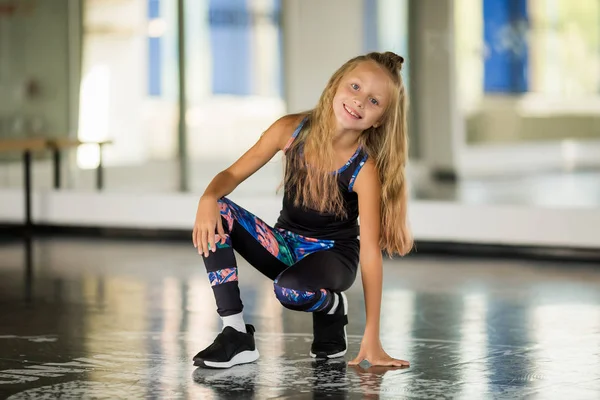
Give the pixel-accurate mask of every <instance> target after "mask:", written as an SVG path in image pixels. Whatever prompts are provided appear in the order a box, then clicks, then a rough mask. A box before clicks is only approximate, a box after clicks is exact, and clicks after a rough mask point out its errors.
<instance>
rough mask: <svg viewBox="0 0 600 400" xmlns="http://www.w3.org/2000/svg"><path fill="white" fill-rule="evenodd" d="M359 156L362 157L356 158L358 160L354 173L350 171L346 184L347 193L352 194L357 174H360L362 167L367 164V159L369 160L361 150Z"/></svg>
mask: <svg viewBox="0 0 600 400" xmlns="http://www.w3.org/2000/svg"><path fill="white" fill-rule="evenodd" d="M361 153H362V154H361V156H362V157H357V159H358V160H359V161H358V163H357V165H356V167H355V168H354V171H352V176H351V177H350V182H349V183H348V191H349V192H352V191H353V190H352V188H353V187H354V182H355V181H356V177H357V176H358V173H359V172H360V170H361V169H362V167H363V166H364V165H365V163H366V162H367V159H368V158H369V155H368V154H367V152H366V151H364V150H361Z"/></svg>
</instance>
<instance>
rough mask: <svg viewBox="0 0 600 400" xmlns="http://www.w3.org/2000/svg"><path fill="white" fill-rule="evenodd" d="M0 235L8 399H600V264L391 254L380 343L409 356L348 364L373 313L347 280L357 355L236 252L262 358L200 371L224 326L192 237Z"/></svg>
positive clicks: (2, 356) (0, 382) (1, 356)
mask: <svg viewBox="0 0 600 400" xmlns="http://www.w3.org/2000/svg"><path fill="white" fill-rule="evenodd" d="M24 260H25V258H24V255H23V246H22V244H20V243H18V242H12V243H10V242H9V243H7V242H4V243H3V242H0V321H1V322H0V398H8V399H55V398H61V399H92V398H93V399H120V398H123V399H146V398H150V399H181V398H184V399H229V398H231V399H261V400H262V399H320V398H332V399H338V398H341V399H346V398H347V399H354V398H356V399H364V398H367V399H377V398H381V399H433V398H435V399H447V398H448V399H449V398H452V399H454V398H456V399H469V400H471V399H513V398H527V399H598V398H600V268H597V267H595V266H592V265H589V264H588V265H577V264H564V263H563V264H557V263H532V262H515V261H494V260H475V259H459V258H428V257H424V256H419V257H409V258H406V259H404V260H393V261H389V260H388V261H386V263H385V287H384V295H383V310H382V323H381V330H382V342H383V345H384V348H385V349H386V350H387V351H388V352H389V353H390V354H391V355H393V356H395V357H398V358H403V359H407V360H409V361H410V362H411V367H410V368H405V369H386V368H374V367H371V368H360V367H356V368H353V367H349V366H347V361H348V360H350V359H351V358H352V357H354V356H355V355H356V353H357V352H358V349H359V345H360V340H361V334H362V330H363V328H364V322H365V314H364V306H363V301H362V290H361V284H360V277H359V278H358V280H357V282H356V283H355V285H354V286H353V288H352V289H351V290H350V291H349V292H348V298H349V301H350V324H349V326H348V333H349V343H350V349H349V354H347V355H346V357H345V359H340V360H335V361H328V362H315V361H314V360H313V359H311V358H310V357H309V356H308V351H309V347H310V343H311V340H312V338H311V318H310V315H308V314H305V313H299V312H293V311H289V310H286V309H284V308H283V307H282V306H281V305H280V304H279V303H278V302H277V300H276V299H275V297H274V295H273V291H272V285H271V283H270V282H269V281H268V280H267V279H266V278H263V277H262V276H261V275H260V274H258V273H256V272H255V271H254V270H253V269H252V268H251V267H249V266H248V265H247V264H245V263H244V262H243V261H240V281H241V291H242V296H243V299H244V302H245V307H246V308H245V315H246V319H247V321H248V322H250V323H253V324H254V325H255V326H256V328H257V334H256V340H257V346H258V349H259V351H260V354H261V358H260V359H259V361H258V362H257V363H255V364H249V365H245V366H238V367H234V368H232V369H229V370H202V369H196V368H195V367H193V366H192V362H191V358H192V356H193V355H194V354H195V353H196V352H198V351H199V350H200V349H202V348H203V347H204V346H206V345H207V344H209V343H210V342H211V341H212V339H213V338H214V335H215V334H216V332H217V331H218V330H220V325H219V320H218V319H217V317H216V312H215V305H214V300H213V297H212V291H211V289H210V286H209V285H208V282H207V279H206V276H205V273H204V272H203V266H202V262H201V259H200V258H199V257H198V256H197V254H196V253H195V251H194V249H193V248H192V247H191V246H190V245H188V244H187V243H178V242H171V243H160V242H149V241H147V242H138V241H126V240H122V241H116V240H114V241H113V240H106V239H79V240H71V239H65V238H61V239H54V240H49V239H45V240H40V241H38V242H36V243H35V245H34V258H33V268H32V271H31V274H30V275H29V277H30V279H29V281H28V280H27V279H25V277H26V269H25V265H24V263H25V261H24Z"/></svg>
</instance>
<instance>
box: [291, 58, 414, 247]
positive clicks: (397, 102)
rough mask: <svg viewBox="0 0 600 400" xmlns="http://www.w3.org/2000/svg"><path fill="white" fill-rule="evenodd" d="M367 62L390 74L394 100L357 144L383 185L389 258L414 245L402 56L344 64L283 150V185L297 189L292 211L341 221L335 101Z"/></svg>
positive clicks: (383, 242)
mask: <svg viewBox="0 0 600 400" xmlns="http://www.w3.org/2000/svg"><path fill="white" fill-rule="evenodd" d="M366 61H372V62H375V63H377V64H378V65H379V66H380V67H382V68H383V69H384V70H385V71H387V72H388V73H389V75H390V78H391V79H392V82H393V85H392V96H391V101H390V104H389V105H388V108H387V109H386V110H385V112H384V117H383V120H382V124H381V125H380V126H378V127H377V128H374V127H371V128H369V129H367V130H365V131H363V132H362V133H361V134H360V136H359V139H358V141H359V144H360V145H361V146H362V148H363V149H364V150H365V151H366V152H367V154H368V155H369V158H371V159H372V160H374V161H375V165H376V168H377V171H378V175H379V179H380V182H381V185H382V190H381V227H382V228H381V237H380V241H379V242H380V246H381V248H382V249H383V250H384V251H385V252H387V253H388V255H389V256H390V257H391V256H392V254H395V253H396V254H400V255H405V254H407V253H408V252H409V251H410V250H411V249H412V246H413V239H412V235H411V233H410V230H409V227H408V223H407V201H408V200H407V198H408V193H407V187H406V186H407V182H406V176H405V166H406V162H407V158H408V138H407V115H406V112H407V108H408V98H407V93H406V89H405V86H404V83H403V81H402V76H401V74H400V71H401V69H402V63H403V62H404V59H403V58H402V57H401V56H399V55H397V54H395V53H392V52H385V53H376V52H373V53H369V54H366V55H361V56H358V57H355V58H353V59H351V60H349V61H347V62H346V63H345V64H344V65H342V66H341V67H340V68H339V69H338V70H337V71H336V72H335V73H334V74H333V75H332V76H331V78H330V80H329V82H328V84H327V86H326V87H325V90H323V93H322V95H321V97H320V99H319V102H318V103H317V106H316V107H315V108H314V109H313V110H311V111H309V112H307V113H306V123H305V125H304V127H303V129H302V131H301V132H300V134H299V135H298V137H297V138H296V140H294V142H293V143H292V145H291V146H290V148H289V149H288V150H287V153H286V154H287V156H286V157H287V167H286V172H285V182H286V184H288V185H292V186H293V187H295V188H296V189H297V190H295V193H296V196H295V198H294V204H295V205H296V206H299V205H302V206H304V207H306V208H310V209H313V210H316V211H319V212H325V213H333V214H335V215H338V216H340V217H343V216H344V215H345V212H344V208H343V206H344V204H343V199H342V196H341V192H340V190H339V186H338V181H337V174H336V173H333V171H334V169H335V165H334V160H335V157H334V150H333V146H332V144H333V140H332V138H333V133H334V128H335V125H334V124H335V119H334V117H333V98H334V96H335V93H336V91H337V89H338V86H339V84H340V81H341V80H342V79H343V77H344V76H345V75H346V74H347V73H348V72H350V71H351V70H353V69H354V68H356V66H357V65H358V64H359V63H361V62H366ZM302 153H303V154H302ZM325 193H326V194H327V195H324V194H325Z"/></svg>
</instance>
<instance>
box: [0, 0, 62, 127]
mask: <svg viewBox="0 0 600 400" xmlns="http://www.w3.org/2000/svg"><path fill="white" fill-rule="evenodd" d="M0 3H5V4H6V1H4V0H0ZM27 3H29V4H32V5H33V7H32V8H31V9H27V8H19V9H17V12H16V13H15V14H14V15H13V16H12V17H10V18H9V17H7V16H0V93H1V95H0V120H1V121H3V122H2V123H1V124H0V137H22V136H26V135H28V134H31V133H36V132H38V133H43V134H44V135H47V136H52V137H56V136H65V135H68V132H69V119H70V114H69V103H70V101H71V100H70V81H69V74H70V73H72V72H73V71H72V68H73V65H72V63H70V61H69V46H70V43H72V40H70V38H69V29H70V26H69V3H70V2H69V0H52V1H36V2H23V4H24V5H26V4H27ZM32 84H35V86H37V87H38V88H39V90H38V94H37V95H30V96H27V94H26V93H27V90H26V89H27V87H29V88H31V89H32V88H33V86H32ZM30 92H31V91H30ZM15 117H21V118H23V117H26V118H27V119H28V120H29V123H26V124H23V123H19V119H15Z"/></svg>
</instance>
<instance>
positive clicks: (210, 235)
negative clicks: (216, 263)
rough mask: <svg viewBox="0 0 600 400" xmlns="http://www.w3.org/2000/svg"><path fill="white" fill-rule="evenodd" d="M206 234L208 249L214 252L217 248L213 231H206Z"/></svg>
mask: <svg viewBox="0 0 600 400" xmlns="http://www.w3.org/2000/svg"><path fill="white" fill-rule="evenodd" d="M206 236H207V238H208V251H212V252H213V253H214V252H215V251H216V250H217V245H216V244H215V242H216V240H215V233H214V230H213V233H210V232H208V233H207V235H206Z"/></svg>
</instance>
